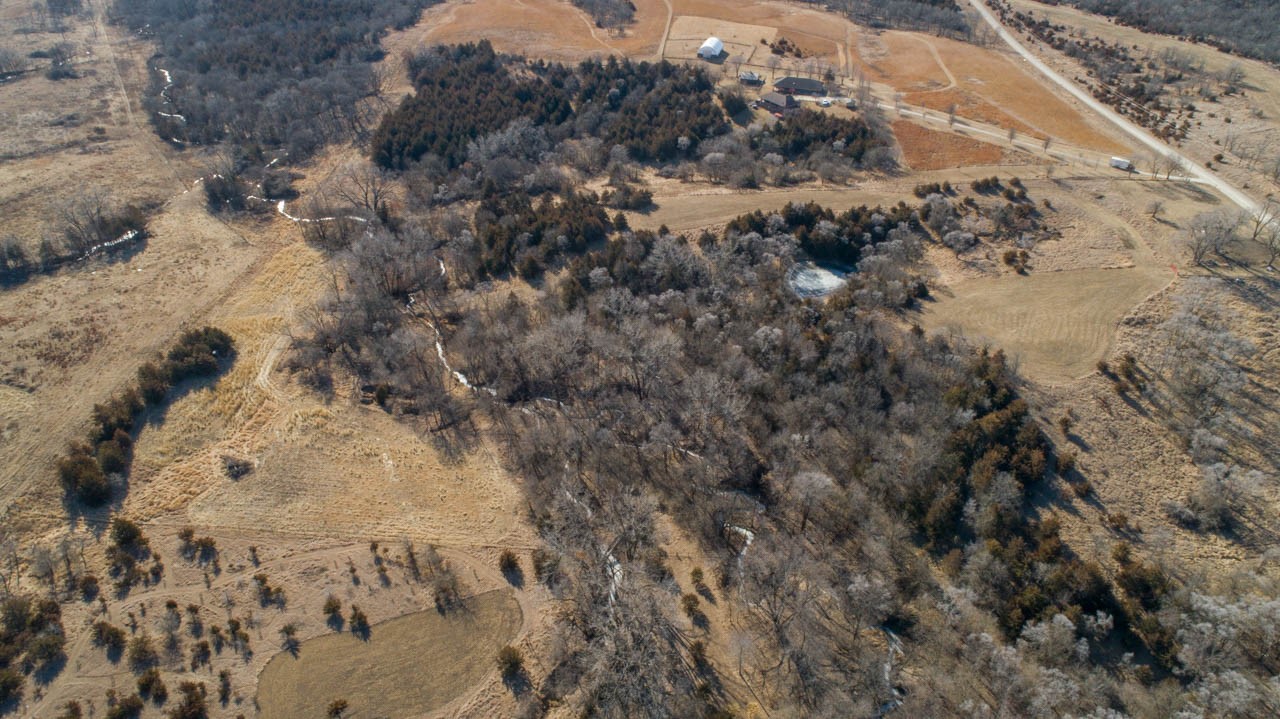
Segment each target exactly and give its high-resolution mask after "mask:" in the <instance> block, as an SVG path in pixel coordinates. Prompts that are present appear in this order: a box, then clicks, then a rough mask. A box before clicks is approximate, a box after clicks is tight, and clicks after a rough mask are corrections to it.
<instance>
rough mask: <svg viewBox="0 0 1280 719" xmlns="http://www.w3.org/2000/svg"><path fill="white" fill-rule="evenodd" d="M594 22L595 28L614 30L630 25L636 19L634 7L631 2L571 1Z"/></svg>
mask: <svg viewBox="0 0 1280 719" xmlns="http://www.w3.org/2000/svg"><path fill="white" fill-rule="evenodd" d="M573 4H574V5H577V6H578V7H580V8H582V9H583V10H585V11H586V12H587V14H588V15H590V16H591V18H592V19H593V20H595V21H596V27H599V28H605V29H608V30H616V29H618V28H621V27H623V26H625V25H630V24H631V23H632V22H633V21H634V20H635V18H636V6H635V3H633V2H631V0H573Z"/></svg>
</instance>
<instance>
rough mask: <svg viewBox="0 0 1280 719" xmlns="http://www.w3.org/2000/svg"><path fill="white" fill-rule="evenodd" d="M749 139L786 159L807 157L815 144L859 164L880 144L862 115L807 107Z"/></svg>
mask: <svg viewBox="0 0 1280 719" xmlns="http://www.w3.org/2000/svg"><path fill="white" fill-rule="evenodd" d="M753 140H754V142H753V145H754V146H756V147H757V149H758V148H759V147H770V148H771V149H773V148H776V151H777V152H779V153H781V154H782V156H783V157H785V158H787V159H789V160H794V159H798V158H803V157H808V156H809V155H811V154H813V151H814V149H816V147H822V146H826V147H829V148H831V149H833V150H834V151H835V153H836V154H838V155H841V156H843V157H847V158H849V159H850V160H853V161H854V162H859V163H860V162H861V161H862V159H863V158H864V157H865V156H866V154H867V152H868V151H869V150H871V149H872V148H876V147H882V146H884V142H883V140H882V139H881V137H879V136H878V134H877V133H876V132H875V131H874V129H873V128H872V127H871V126H870V125H869V124H868V123H867V122H866V121H865V120H864V119H863V117H861V116H844V115H834V114H831V113H827V112H817V111H815V110H810V109H808V108H803V109H801V110H800V111H798V112H794V113H791V114H790V115H787V116H786V117H784V118H782V120H781V121H780V122H778V123H777V124H776V125H774V126H773V127H772V128H770V129H769V131H768V132H766V133H763V134H761V135H758V136H756V137H755V138H753ZM769 140H772V142H769Z"/></svg>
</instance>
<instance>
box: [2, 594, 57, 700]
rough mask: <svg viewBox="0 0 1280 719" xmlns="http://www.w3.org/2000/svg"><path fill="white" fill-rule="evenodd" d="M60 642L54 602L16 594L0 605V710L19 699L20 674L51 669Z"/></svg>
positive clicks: (55, 603) (21, 676)
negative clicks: (0, 707)
mask: <svg viewBox="0 0 1280 719" xmlns="http://www.w3.org/2000/svg"><path fill="white" fill-rule="evenodd" d="M64 642H65V638H64V635H63V630H62V610H61V608H60V607H59V606H58V603H57V602H56V601H54V600H52V599H33V598H31V597H26V596H20V595H16V594H15V595H11V596H8V597H7V598H5V599H4V600H3V601H0V706H3V705H5V704H7V703H8V702H11V701H14V700H16V699H19V698H20V697H21V696H22V688H23V684H24V681H23V674H25V673H29V672H31V671H33V670H38V669H45V668H48V667H51V666H54V664H55V663H56V662H57V661H58V660H60V659H61V658H62V657H63V656H64V654H63V650H62V647H63V644H64Z"/></svg>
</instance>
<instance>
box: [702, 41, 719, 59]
mask: <svg viewBox="0 0 1280 719" xmlns="http://www.w3.org/2000/svg"><path fill="white" fill-rule="evenodd" d="M722 52H724V41H722V40H721V39H720V38H718V37H709V38H707V41H706V42H704V43H702V47H700V48H698V57H700V58H702V59H703V60H715V59H716V58H718V57H720V53H722Z"/></svg>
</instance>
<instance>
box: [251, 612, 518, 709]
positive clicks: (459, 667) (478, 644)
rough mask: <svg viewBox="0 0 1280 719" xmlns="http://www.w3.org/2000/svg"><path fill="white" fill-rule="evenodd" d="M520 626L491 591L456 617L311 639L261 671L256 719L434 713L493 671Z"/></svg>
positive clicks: (432, 616)
mask: <svg viewBox="0 0 1280 719" xmlns="http://www.w3.org/2000/svg"><path fill="white" fill-rule="evenodd" d="M520 621H521V619H520V606H519V604H517V603H516V601H515V599H514V598H513V597H512V596H511V592H510V591H504V590H493V591H490V592H486V593H484V594H481V595H479V596H476V597H472V598H471V599H469V600H467V607H466V609H465V610H463V611H460V612H456V613H452V614H447V615H446V614H441V613H439V612H437V611H435V610H434V609H428V610H424V611H421V612H416V613H413V614H408V615H405V616H403V617H397V618H396V619H392V620H390V621H386V622H383V623H381V624H377V625H374V627H373V629H372V631H371V633H370V635H369V638H368V639H367V640H366V639H361V638H360V637H357V636H356V635H354V634H351V633H350V632H337V633H333V634H326V635H323V636H320V637H316V638H315V639H309V640H307V641H305V642H303V643H302V645H301V647H300V649H299V650H298V653H297V655H296V656H294V655H293V654H290V653H289V652H281V653H280V654H277V655H276V657H275V658H274V659H272V660H271V662H270V663H269V664H267V667H266V669H264V670H263V671H262V676H261V678H260V679H259V683H258V699H257V703H258V708H259V714H258V716H259V717H261V718H262V719H312V718H313V717H322V716H325V711H326V709H327V708H328V706H329V703H330V702H332V701H333V700H335V699H339V698H342V699H345V700H346V701H347V702H348V703H349V709H348V713H346V714H343V716H344V717H349V718H350V719H373V718H374V717H404V716H417V715H421V714H426V713H428V712H432V711H435V710H437V709H440V708H441V707H444V706H445V705H447V704H449V703H450V702H452V701H453V700H455V699H457V698H458V697H460V696H462V695H464V694H466V693H468V692H470V691H472V690H473V689H474V688H475V687H476V686H477V685H479V684H480V683H481V682H480V680H481V679H482V678H483V677H484V676H485V675H486V674H493V673H496V672H497V669H496V668H495V662H494V657H495V656H497V653H498V649H499V648H500V647H502V645H503V644H506V643H507V642H508V641H510V640H511V639H512V638H513V637H514V636H515V634H516V631H517V630H518V629H519V628H520Z"/></svg>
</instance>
